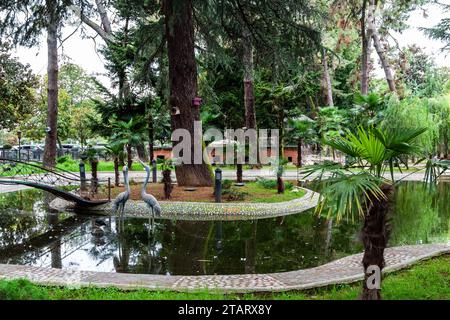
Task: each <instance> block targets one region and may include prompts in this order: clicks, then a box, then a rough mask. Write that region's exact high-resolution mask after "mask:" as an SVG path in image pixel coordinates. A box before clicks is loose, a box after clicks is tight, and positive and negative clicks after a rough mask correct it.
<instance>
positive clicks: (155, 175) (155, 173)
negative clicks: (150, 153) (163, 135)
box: [152, 159, 158, 183]
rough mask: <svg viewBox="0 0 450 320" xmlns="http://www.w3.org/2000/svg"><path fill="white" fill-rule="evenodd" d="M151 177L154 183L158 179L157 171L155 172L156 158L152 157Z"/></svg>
mask: <svg viewBox="0 0 450 320" xmlns="http://www.w3.org/2000/svg"><path fill="white" fill-rule="evenodd" d="M152 175H153V176H152V178H153V183H156V182H157V181H158V173H157V166H156V160H155V159H153V160H152Z"/></svg>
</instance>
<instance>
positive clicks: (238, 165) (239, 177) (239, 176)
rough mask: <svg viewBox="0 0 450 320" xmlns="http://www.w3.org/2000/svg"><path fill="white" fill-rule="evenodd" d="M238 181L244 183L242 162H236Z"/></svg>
mask: <svg viewBox="0 0 450 320" xmlns="http://www.w3.org/2000/svg"><path fill="white" fill-rule="evenodd" d="M236 181H237V182H238V183H242V163H238V164H236Z"/></svg>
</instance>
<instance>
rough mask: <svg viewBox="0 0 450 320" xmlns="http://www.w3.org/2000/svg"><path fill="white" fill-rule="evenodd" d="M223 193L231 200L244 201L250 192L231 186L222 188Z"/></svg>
mask: <svg viewBox="0 0 450 320" xmlns="http://www.w3.org/2000/svg"><path fill="white" fill-rule="evenodd" d="M222 195H223V196H225V197H226V199H227V200H229V201H243V200H245V198H246V197H247V196H248V195H249V193H248V192H245V191H242V190H241V189H239V188H236V187H230V188H229V189H222Z"/></svg>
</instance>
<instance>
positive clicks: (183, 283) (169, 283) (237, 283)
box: [0, 244, 450, 293]
mask: <svg viewBox="0 0 450 320" xmlns="http://www.w3.org/2000/svg"><path fill="white" fill-rule="evenodd" d="M447 253H450V245H449V244H427V245H411V246H400V247H393V248H388V249H386V252H385V259H386V268H385V269H384V270H383V273H390V272H394V271H397V270H400V269H403V268H407V267H409V266H411V265H413V264H415V263H417V262H419V261H422V260H425V259H429V258H432V257H435V256H438V255H442V254H447ZM361 257H362V254H361V253H359V254H355V255H352V256H348V257H345V258H342V259H339V260H335V261H332V262H330V263H327V264H324V265H322V266H318V267H314V268H310V269H303V270H296V271H290V272H282V273H273V274H241V275H212V276H164V275H143V274H123V273H108V272H93V271H71V270H61V269H52V268H41V267H32V266H23V265H22V266H19V265H5V264H0V279H2V278H3V279H17V278H26V279H29V280H30V281H33V282H35V283H37V284H41V285H53V286H67V285H69V286H71V287H86V286H94V287H101V288H106V287H116V288H119V289H123V290H133V289H148V290H153V291H155V290H158V291H163V290H170V291H180V292H192V291H197V290H203V289H209V290H211V291H212V292H214V291H220V292H223V293H228V292H230V293H231V292H235V293H245V292H269V291H270V292H283V291H289V290H305V289H311V288H316V287H323V286H327V285H333V284H344V283H351V282H355V281H360V280H362V279H363V273H362V272H361V271H362V270H361V269H362V266H361Z"/></svg>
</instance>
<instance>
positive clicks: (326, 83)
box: [322, 49, 334, 107]
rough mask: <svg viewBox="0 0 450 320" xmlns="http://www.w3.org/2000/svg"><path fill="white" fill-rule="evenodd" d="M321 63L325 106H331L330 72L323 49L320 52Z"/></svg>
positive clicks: (332, 104)
mask: <svg viewBox="0 0 450 320" xmlns="http://www.w3.org/2000/svg"><path fill="white" fill-rule="evenodd" d="M322 65H323V86H324V89H325V96H326V100H327V106H329V107H332V106H334V103H333V88H332V86H331V78H330V72H329V71H328V60H327V53H326V51H325V49H324V50H323V54H322Z"/></svg>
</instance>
